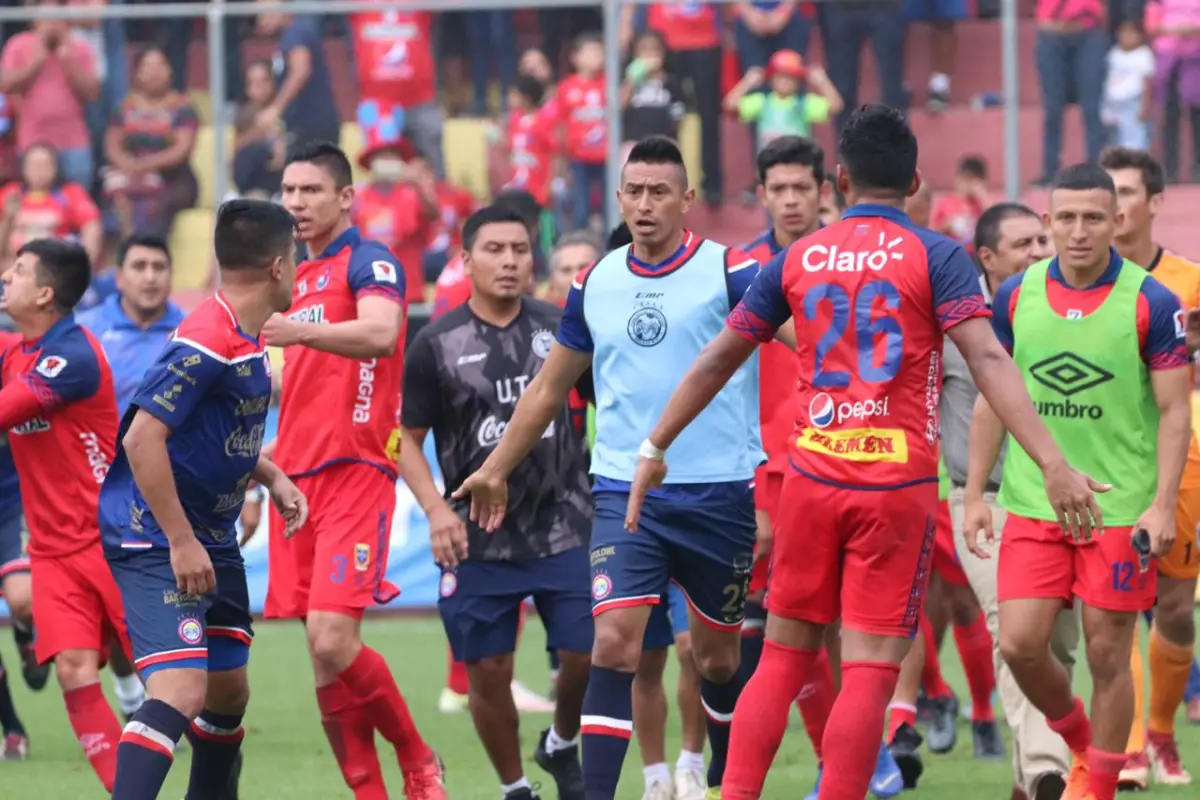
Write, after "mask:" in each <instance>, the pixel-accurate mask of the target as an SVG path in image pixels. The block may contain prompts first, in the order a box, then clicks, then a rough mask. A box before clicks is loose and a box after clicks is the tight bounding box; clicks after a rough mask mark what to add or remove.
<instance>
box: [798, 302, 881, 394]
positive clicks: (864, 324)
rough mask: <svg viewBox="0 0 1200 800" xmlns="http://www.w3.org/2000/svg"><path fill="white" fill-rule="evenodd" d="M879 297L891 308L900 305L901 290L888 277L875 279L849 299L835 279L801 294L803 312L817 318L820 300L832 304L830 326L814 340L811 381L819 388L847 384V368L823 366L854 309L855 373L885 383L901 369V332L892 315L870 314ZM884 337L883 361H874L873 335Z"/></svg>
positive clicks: (871, 380) (874, 339) (843, 335)
mask: <svg viewBox="0 0 1200 800" xmlns="http://www.w3.org/2000/svg"><path fill="white" fill-rule="evenodd" d="M877 297H882V298H883V305H884V307H885V308H886V309H888V310H890V311H896V310H898V309H899V308H900V292H899V291H898V290H897V289H896V287H895V286H894V285H892V284H891V283H888V282H887V281H883V280H878V281H871V282H870V283H867V284H864V285H863V286H862V287H861V288H860V289H859V290H858V294H857V295H856V296H855V297H854V298H853V300H851V297H850V295H849V293H848V292H847V291H846V289H845V288H844V287H842V286H840V285H839V284H836V283H821V284H817V285H816V286H814V287H812V288H811V289H809V290H808V292H807V293H806V294H805V296H804V316H805V317H806V318H808V319H810V320H812V319H816V318H817V315H818V314H820V312H821V305H822V303H829V305H830V306H832V308H833V317H832V319H831V320H830V322H829V328H828V329H827V330H826V331H825V333H824V334H823V335H822V336H821V338H820V339H818V340H817V358H816V366H815V368H814V369H813V379H812V385H813V386H814V387H816V388H818V389H840V388H845V387H847V386H849V385H850V373H849V371H847V370H833V369H829V370H827V369H825V358H826V356H828V355H829V351H831V350H832V349H833V348H834V347H835V346H836V345H837V343H838V342H840V341H841V340H842V339H843V338H844V337H845V336H846V333H847V330H848V329H849V327H850V314H851V308H852V307H853V312H854V330H853V332H852V335H853V336H854V343H855V346H856V347H857V349H858V376H859V378H861V379H862V380H864V381H866V382H867V383H884V382H886V381H890V380H891V379H893V378H895V377H896V373H897V372H899V371H900V360H901V357H902V355H903V352H904V333H903V331H902V330H901V328H900V322H899V321H898V320H897V319H896V317H895V316H894V315H890V314H886V313H885V314H883V315H882V316H880V317H878V318H873V313H872V312H873V310H874V306H875V298H877ZM879 336H882V337H883V363H882V364H880V365H879V366H876V365H875V345H876V338H877V337H879Z"/></svg>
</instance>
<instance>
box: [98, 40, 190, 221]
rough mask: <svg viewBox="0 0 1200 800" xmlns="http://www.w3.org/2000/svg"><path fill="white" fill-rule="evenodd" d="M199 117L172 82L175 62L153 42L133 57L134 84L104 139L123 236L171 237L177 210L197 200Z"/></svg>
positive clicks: (108, 190) (109, 185)
mask: <svg viewBox="0 0 1200 800" xmlns="http://www.w3.org/2000/svg"><path fill="white" fill-rule="evenodd" d="M199 128H200V118H199V116H198V115H197V114H196V109H195V107H193V106H192V104H191V102H190V101H189V100H188V98H187V95H184V94H181V93H180V92H177V91H175V90H174V89H173V88H171V63H170V62H169V61H168V60H167V56H166V54H165V53H163V51H162V50H160V49H158V48H156V47H149V48H147V49H145V50H143V51H142V52H141V53H140V54H138V57H137V58H136V60H135V61H134V62H133V86H132V88H131V89H130V92H129V96H128V97H126V98H125V102H123V103H122V104H121V106H120V108H118V109H116V111H115V112H114V113H113V118H112V122H111V123H110V124H109V128H108V133H107V134H106V135H105V139H104V155H105V157H106V158H107V159H108V163H109V164H110V166H109V167H108V168H106V169H105V171H104V192H105V194H106V195H107V196H108V197H109V198H111V200H112V202H113V208H114V210H115V211H116V215H117V220H118V223H119V226H120V233H121V235H122V236H131V235H132V234H133V233H134V232H135V231H136V232H138V233H146V234H150V235H152V236H159V237H162V238H164V239H165V238H167V237H168V236H169V235H170V232H171V225H172V223H173V222H174V221H175V215H176V214H178V213H179V212H180V211H182V210H183V209H185V208H191V207H192V206H194V205H196V199H197V197H198V196H199V193H200V189H199V185H198V184H197V183H196V175H195V173H193V172H192V167H191V163H190V162H191V158H192V150H193V149H195V147H196V131H197V130H199Z"/></svg>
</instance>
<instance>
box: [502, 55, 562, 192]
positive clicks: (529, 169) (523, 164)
mask: <svg viewBox="0 0 1200 800" xmlns="http://www.w3.org/2000/svg"><path fill="white" fill-rule="evenodd" d="M564 84H565V81H564ZM544 94H545V87H544V86H543V85H542V84H541V82H539V81H538V79H537V78H535V77H533V76H532V75H518V76H517V80H516V83H515V84H514V85H513V87H512V89H510V90H509V92H508V107H509V112H508V130H507V131H506V135H507V136H506V138H507V141H506V144H507V150H508V155H509V164H510V165H511V166H510V171H509V175H508V180H507V181H506V182H505V184H504V188H505V189H523V190H525V191H527V192H529V193H530V194H531V195H533V197H534V199H535V200H537V203H538V205H540V206H543V207H545V206H546V205H547V203H548V201H549V198H550V184H551V181H552V180H553V179H554V159H555V156H556V155H557V153H558V137H557V136H556V135H555V134H556V131H555V129H554V126H552V125H550V124H548V120H547V119H546V118H545V112H544V111H543V110H542V102H543V100H544ZM560 107H561V106H560Z"/></svg>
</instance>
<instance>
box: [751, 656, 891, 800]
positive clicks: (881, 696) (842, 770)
mask: <svg viewBox="0 0 1200 800" xmlns="http://www.w3.org/2000/svg"><path fill="white" fill-rule="evenodd" d="M899 680H900V667H899V665H896V664H876V663H869V662H865V661H849V662H845V663H843V664H842V691H841V692H839V693H838V696H837V700H836V701H835V702H834V704H833V713H832V715H831V716H830V719H829V724H828V725H827V726H826V727H825V743H824V745H825V746H824V751H825V771H824V773H823V775H822V777H821V792H820V794H819V795H818V796H819V797H820V800H862V798H864V797H866V796H867V788H868V787H869V786H870V783H871V774H872V773H873V772H874V771H875V761H876V759H877V758H878V756H879V736H880V734H881V733H882V732H883V717H884V714H886V713H887V705H888V700H890V699H891V697H892V695H893V694H894V693H895V691H896V683H897V682H898V681H899ZM733 763H736V762H733Z"/></svg>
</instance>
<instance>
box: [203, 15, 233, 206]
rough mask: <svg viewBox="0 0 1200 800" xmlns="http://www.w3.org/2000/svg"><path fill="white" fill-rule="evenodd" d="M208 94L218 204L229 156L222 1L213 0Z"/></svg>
mask: <svg viewBox="0 0 1200 800" xmlns="http://www.w3.org/2000/svg"><path fill="white" fill-rule="evenodd" d="M207 17H208V31H207V34H208V96H209V99H210V101H211V102H212V122H211V124H212V134H213V200H214V201H215V202H216V204H217V205H218V206H220V204H221V201H222V200H224V199H225V195H226V194H227V192H228V186H229V169H230V164H229V158H228V155H227V154H226V152H225V130H226V127H227V126H228V124H229V118H228V117H229V115H228V114H226V113H225V103H226V97H225V25H226V23H227V22H228V20H226V19H225V0H214V2H213V3H212V4H211V5H210V6H209V7H208V13H207Z"/></svg>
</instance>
